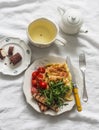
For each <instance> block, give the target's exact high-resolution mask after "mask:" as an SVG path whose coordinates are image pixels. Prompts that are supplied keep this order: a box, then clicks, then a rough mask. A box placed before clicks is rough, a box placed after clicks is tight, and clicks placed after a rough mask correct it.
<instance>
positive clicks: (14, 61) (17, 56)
mask: <svg viewBox="0 0 99 130" xmlns="http://www.w3.org/2000/svg"><path fill="white" fill-rule="evenodd" d="M21 60H22V56H21V55H20V54H19V53H16V54H14V55H13V56H11V57H10V63H12V64H13V65H16V64H17V63H19V62H20V61H21Z"/></svg>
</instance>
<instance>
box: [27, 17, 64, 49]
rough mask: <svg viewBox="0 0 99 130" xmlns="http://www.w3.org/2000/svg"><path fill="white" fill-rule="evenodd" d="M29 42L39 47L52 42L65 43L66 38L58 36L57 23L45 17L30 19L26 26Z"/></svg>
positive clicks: (46, 45)
mask: <svg viewBox="0 0 99 130" xmlns="http://www.w3.org/2000/svg"><path fill="white" fill-rule="evenodd" d="M27 35H28V38H29V40H30V42H31V43H32V44H33V45H35V46H37V47H40V48H44V47H49V46H50V45H52V44H54V43H58V44H60V45H65V44H66V40H65V39H63V38H62V37H60V36H59V28H58V26H57V24H55V23H54V22H52V21H51V20H49V19H47V18H38V19H36V20H34V21H32V22H31V23H30V24H29V25H28V28H27Z"/></svg>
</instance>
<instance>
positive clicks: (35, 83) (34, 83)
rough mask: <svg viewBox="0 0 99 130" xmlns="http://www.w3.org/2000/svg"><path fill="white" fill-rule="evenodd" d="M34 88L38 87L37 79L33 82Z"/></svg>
mask: <svg viewBox="0 0 99 130" xmlns="http://www.w3.org/2000/svg"><path fill="white" fill-rule="evenodd" d="M32 86H34V87H37V80H36V79H33V80H32Z"/></svg>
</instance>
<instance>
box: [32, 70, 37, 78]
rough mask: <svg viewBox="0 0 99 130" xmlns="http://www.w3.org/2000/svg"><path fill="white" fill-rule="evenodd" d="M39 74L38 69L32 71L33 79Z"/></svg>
mask: <svg viewBox="0 0 99 130" xmlns="http://www.w3.org/2000/svg"><path fill="white" fill-rule="evenodd" d="M38 74H39V72H38V71H34V72H33V73H32V79H36V77H37V75H38Z"/></svg>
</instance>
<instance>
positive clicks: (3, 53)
mask: <svg viewBox="0 0 99 130" xmlns="http://www.w3.org/2000/svg"><path fill="white" fill-rule="evenodd" d="M5 57H6V53H5V51H4V50H3V49H2V48H0V59H1V60H3V59H4V58H5Z"/></svg>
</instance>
